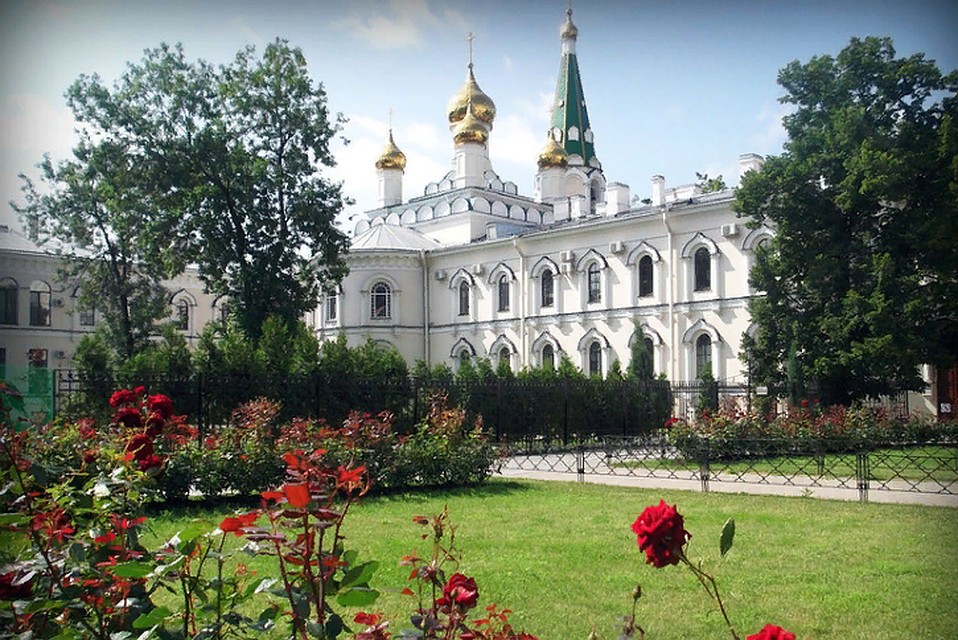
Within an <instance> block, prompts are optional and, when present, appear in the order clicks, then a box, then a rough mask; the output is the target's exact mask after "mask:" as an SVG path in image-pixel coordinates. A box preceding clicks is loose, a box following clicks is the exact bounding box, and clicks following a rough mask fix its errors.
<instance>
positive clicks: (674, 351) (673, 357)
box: [662, 204, 679, 382]
mask: <svg viewBox="0 0 958 640" xmlns="http://www.w3.org/2000/svg"><path fill="white" fill-rule="evenodd" d="M662 224H663V225H664V226H665V233H666V237H667V238H668V255H669V273H668V278H669V286H668V292H669V336H670V338H669V339H670V342H671V344H670V345H669V380H671V381H672V382H675V381H676V380H677V379H678V378H677V377H676V376H677V375H678V372H677V371H676V363H677V358H678V353H679V347H678V340H677V336H676V327H675V281H676V279H677V277H676V274H675V266H676V265H675V255H674V254H673V247H672V226H671V225H670V224H669V209H668V207H667V206H665V205H664V204H663V206H662Z"/></svg>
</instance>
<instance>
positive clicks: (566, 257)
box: [559, 251, 575, 262]
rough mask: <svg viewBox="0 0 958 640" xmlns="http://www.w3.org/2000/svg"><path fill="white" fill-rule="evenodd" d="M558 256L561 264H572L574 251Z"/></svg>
mask: <svg viewBox="0 0 958 640" xmlns="http://www.w3.org/2000/svg"><path fill="white" fill-rule="evenodd" d="M559 255H560V256H561V258H562V261H563V262H572V261H573V260H575V252H574V251H563V252H562V253H561V254H559Z"/></svg>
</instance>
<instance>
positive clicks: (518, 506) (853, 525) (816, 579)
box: [151, 480, 958, 640]
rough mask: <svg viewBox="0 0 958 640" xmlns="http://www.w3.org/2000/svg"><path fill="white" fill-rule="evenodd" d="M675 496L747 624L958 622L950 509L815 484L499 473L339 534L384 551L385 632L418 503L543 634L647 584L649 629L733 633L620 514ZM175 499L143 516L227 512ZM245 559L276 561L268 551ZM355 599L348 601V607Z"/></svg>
mask: <svg viewBox="0 0 958 640" xmlns="http://www.w3.org/2000/svg"><path fill="white" fill-rule="evenodd" d="M659 499H664V500H665V501H666V502H668V503H670V504H673V503H674V504H677V505H678V509H679V511H680V512H681V513H682V514H683V515H684V516H685V524H686V528H687V529H688V530H689V531H691V532H692V534H693V539H692V542H691V547H690V549H689V555H690V557H692V558H702V559H703V560H704V563H705V567H706V569H707V570H714V573H715V574H716V576H717V579H718V581H719V586H720V588H721V589H722V592H723V595H724V597H725V600H726V604H727V606H728V608H729V610H730V616H731V617H732V621H733V622H734V623H735V624H736V626H737V628H738V630H739V632H740V635H741V637H742V638H743V640H744V638H745V636H746V635H748V634H749V633H756V632H757V631H758V630H759V629H760V628H761V627H762V626H763V625H764V624H765V623H766V622H773V623H775V624H779V625H781V626H783V627H785V628H787V629H789V630H791V631H793V632H794V633H796V634H797V636H798V637H799V638H802V639H803V640H805V639H810V638H845V639H852V640H853V639H856V638H861V639H866V638H867V639H868V640H875V639H888V640H891V639H895V640H898V639H899V638H904V637H907V638H910V639H913V640H921V639H928V640H931V639H946V638H949V639H950V638H955V637H956V629H958V596H956V594H958V554H956V551H955V550H956V549H958V510H954V509H948V508H941V507H925V506H905V505H885V504H859V503H846V502H832V501H826V500H818V499H809V498H789V497H777V496H748V495H734V494H732V495H730V494H714V493H712V494H701V493H691V492H681V491H664V490H652V489H640V488H628V487H609V486H601V485H592V484H576V483H543V482H532V481H521V482H520V481H506V480H495V481H493V482H490V483H489V484H487V485H485V486H482V487H479V488H473V489H462V490H455V491H445V492H423V493H410V494H401V495H392V496H384V497H378V498H373V499H369V500H367V501H366V502H365V503H364V504H362V505H359V506H358V507H354V510H353V511H352V512H351V514H350V517H349V519H348V521H347V525H346V529H345V532H346V534H347V536H348V538H349V539H348V545H347V546H348V547H349V548H355V549H358V550H360V552H361V557H363V558H366V559H369V558H375V559H378V560H380V561H382V566H381V568H380V570H379V573H378V574H377V577H376V583H377V584H378V586H379V588H380V589H382V590H383V591H384V594H383V596H382V597H381V598H380V601H379V602H377V604H376V605H375V606H374V607H372V608H374V609H376V610H381V611H384V612H386V613H387V614H389V615H390V616H391V617H392V618H393V619H395V620H397V622H396V623H394V631H395V630H398V629H400V628H404V627H405V626H408V625H406V624H404V621H405V619H406V618H405V616H408V613H409V608H410V604H411V600H410V599H409V598H407V597H405V596H401V595H399V593H398V592H399V590H400V589H402V587H404V586H405V585H406V584H407V583H406V577H407V575H408V569H407V568H404V567H399V566H398V559H399V557H400V556H402V555H405V554H406V553H408V552H409V551H411V550H412V549H415V548H418V549H419V550H420V551H422V552H425V551H427V549H426V548H425V545H426V543H425V542H424V541H422V540H421V539H420V537H419V534H420V533H421V528H420V527H419V526H417V525H415V524H413V523H412V517H413V516H414V515H431V514H433V513H436V512H438V511H440V510H442V508H443V506H445V505H448V508H449V512H450V515H451V519H452V521H453V523H454V524H456V525H457V538H458V540H459V542H460V544H461V546H462V549H463V551H464V557H463V560H462V564H461V566H460V569H461V570H462V571H463V572H464V573H466V574H468V575H471V576H475V578H476V580H477V582H478V584H479V588H480V594H481V598H480V605H484V604H488V603H491V602H498V603H500V604H501V605H503V606H506V607H508V608H510V609H512V610H513V611H514V612H515V613H514V614H513V621H514V622H515V623H516V626H517V627H520V628H524V629H525V630H526V631H528V632H530V633H534V634H536V635H537V636H539V637H540V638H542V640H546V639H558V640H565V639H574V638H582V639H584V638H586V637H587V636H588V634H589V631H590V630H591V629H592V627H593V625H595V627H596V629H597V631H598V632H599V634H600V637H602V638H614V637H616V636H617V634H616V630H615V625H616V619H617V618H618V617H620V616H621V615H623V614H625V613H627V612H628V610H629V607H630V604H631V603H630V593H631V591H632V589H633V587H634V586H635V584H636V583H641V584H642V589H643V597H642V600H641V601H640V606H639V621H640V623H641V624H642V625H643V626H644V627H645V629H646V632H647V637H648V638H649V639H650V640H653V639H666V640H668V639H678V638H700V639H708V638H728V637H729V636H728V634H727V632H726V631H725V630H724V626H723V622H722V619H721V616H720V615H719V614H718V613H717V612H715V611H714V610H713V609H712V607H711V606H710V604H709V602H708V601H707V600H706V598H705V595H704V592H702V591H701V587H699V586H698V584H697V583H696V582H695V581H694V579H693V577H692V576H691V574H689V572H688V571H687V570H682V569H680V568H678V567H668V568H665V569H654V568H652V567H651V566H648V565H645V564H644V562H643V558H642V556H641V555H640V553H639V550H638V548H637V546H636V543H635V538H634V536H633V535H632V533H631V531H630V525H631V523H632V521H633V520H634V519H635V517H636V516H637V515H638V513H639V512H640V511H641V510H642V509H643V508H644V507H645V506H647V505H649V504H653V503H658V500H659ZM229 511H230V509H229V508H222V509H217V510H214V511H204V510H197V509H193V510H189V511H185V510H180V511H175V512H167V513H163V514H160V515H158V516H155V517H152V518H151V522H152V523H153V524H152V526H153V535H154V536H155V537H156V538H164V539H165V538H167V537H169V536H172V534H173V533H175V531H176V530H178V529H179V528H180V527H182V526H183V525H184V524H185V523H186V522H187V521H188V520H190V519H191V518H196V517H199V518H201V519H206V520H208V521H209V522H210V524H211V526H215V524H218V522H219V520H220V519H221V518H222V517H223V515H226V513H227V512H229ZM729 517H735V520H736V529H737V534H736V539H735V546H734V548H733V549H732V551H731V552H730V553H729V555H728V556H726V557H725V559H720V557H719V552H718V537H719V532H720V530H721V527H722V524H723V523H724V522H725V520H726V519H727V518H729ZM248 564H249V567H250V569H251V570H253V571H257V572H259V573H260V575H264V574H273V573H274V572H275V570H274V569H273V565H272V564H271V563H270V559H269V558H264V557H259V558H255V559H253V561H252V562H249V563H248ZM352 613H353V612H350V613H349V615H350V617H351V615H352Z"/></svg>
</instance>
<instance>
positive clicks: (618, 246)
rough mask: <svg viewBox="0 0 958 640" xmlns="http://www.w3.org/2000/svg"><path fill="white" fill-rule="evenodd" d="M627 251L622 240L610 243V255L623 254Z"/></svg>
mask: <svg viewBox="0 0 958 640" xmlns="http://www.w3.org/2000/svg"><path fill="white" fill-rule="evenodd" d="M623 251H625V243H624V242H622V241H621V240H616V241H615V242H610V243H609V252H610V253H616V254H618V253H622V252H623Z"/></svg>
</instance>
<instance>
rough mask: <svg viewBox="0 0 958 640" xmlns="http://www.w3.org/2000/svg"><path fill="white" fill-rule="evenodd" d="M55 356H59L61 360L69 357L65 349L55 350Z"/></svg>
mask: <svg viewBox="0 0 958 640" xmlns="http://www.w3.org/2000/svg"><path fill="white" fill-rule="evenodd" d="M53 357H54V358H57V359H59V360H63V359H64V358H66V357H67V352H66V351H63V350H60V351H54V352H53Z"/></svg>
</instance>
